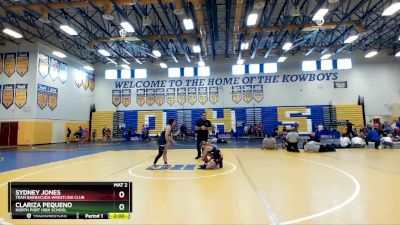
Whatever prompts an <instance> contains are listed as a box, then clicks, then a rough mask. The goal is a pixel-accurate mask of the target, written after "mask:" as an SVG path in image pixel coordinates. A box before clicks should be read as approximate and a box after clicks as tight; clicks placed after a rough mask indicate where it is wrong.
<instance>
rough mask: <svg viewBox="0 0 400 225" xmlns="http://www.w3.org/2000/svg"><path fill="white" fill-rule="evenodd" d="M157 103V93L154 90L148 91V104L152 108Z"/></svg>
mask: <svg viewBox="0 0 400 225" xmlns="http://www.w3.org/2000/svg"><path fill="white" fill-rule="evenodd" d="M154 102H155V93H154V89H151V88H150V89H146V103H147V105H149V106H152V105H153V104H154Z"/></svg>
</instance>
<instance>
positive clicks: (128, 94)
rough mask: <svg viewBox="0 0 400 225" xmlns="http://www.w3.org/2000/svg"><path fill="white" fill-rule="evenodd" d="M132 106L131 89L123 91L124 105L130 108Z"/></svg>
mask: <svg viewBox="0 0 400 225" xmlns="http://www.w3.org/2000/svg"><path fill="white" fill-rule="evenodd" d="M130 104H131V89H123V90H122V105H123V106H125V107H128V105H130Z"/></svg>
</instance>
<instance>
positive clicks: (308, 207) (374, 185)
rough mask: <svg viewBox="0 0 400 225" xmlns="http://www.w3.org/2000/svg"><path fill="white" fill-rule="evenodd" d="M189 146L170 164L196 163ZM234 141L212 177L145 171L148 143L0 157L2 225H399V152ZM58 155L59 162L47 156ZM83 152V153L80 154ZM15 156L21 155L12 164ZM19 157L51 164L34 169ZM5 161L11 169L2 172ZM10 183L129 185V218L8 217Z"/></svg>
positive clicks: (172, 154)
mask: <svg viewBox="0 0 400 225" xmlns="http://www.w3.org/2000/svg"><path fill="white" fill-rule="evenodd" d="M191 145H193V143H186V144H181V145H180V146H179V148H181V149H172V150H171V151H170V152H169V163H170V164H200V161H196V160H194V159H193V157H194V156H195V151H194V150H193V148H191ZM240 145H241V144H235V145H229V146H221V147H222V150H223V152H224V161H225V164H224V168H222V169H219V170H215V171H204V170H196V169H195V170H164V171H151V170H146V168H147V167H148V166H149V165H151V164H152V160H153V158H154V156H155V155H156V151H155V150H150V149H155V145H154V144H150V145H148V144H138V145H135V146H134V147H132V145H126V144H121V145H110V144H105V145H83V146H77V145H74V144H73V145H69V147H64V148H63V149H59V150H57V146H56V147H54V146H53V147H48V148H46V147H40V149H35V150H18V151H12V152H11V151H10V152H7V151H1V152H2V153H0V156H1V155H3V156H2V157H4V160H3V161H1V162H0V169H1V168H3V171H5V170H8V171H5V172H2V173H0V199H1V200H0V201H1V202H0V223H5V224H7V223H12V224H56V223H57V224H110V223H112V224H400V214H399V212H400V204H399V202H400V163H399V161H400V151H399V150H398V149H396V150H374V149H351V150H338V151H337V152H332V153H320V154H317V153H288V152H286V151H261V150H259V149H258V148H255V147H254V146H256V145H252V144H248V143H247V144H242V145H241V147H240ZM66 146H67V145H66ZM116 146H117V147H116ZM251 146H253V147H251ZM124 148H125V149H127V150H123V149H124ZM182 148H183V149H182ZM55 149H56V150H57V153H56V154H59V153H62V154H64V157H61V158H56V157H54V156H51V154H52V153H54V152H55V151H56V150H55ZM90 149H91V150H90ZM107 149H112V150H111V151H108V150H107ZM133 149H135V150H134V151H133ZM140 149H142V150H140ZM145 149H147V150H145ZM84 151H89V152H87V153H85V154H82V155H79V154H78V155H77V152H84ZM13 152H14V153H13ZM15 152H18V153H15ZM13 154H20V156H19V157H18V155H17V156H16V157H15V158H13V157H11V155H13ZM23 154H31V155H28V157H32V154H35V156H36V157H37V158H46V156H47V157H50V160H49V161H48V162H40V163H39V164H37V165H32V164H29V162H28V161H29V160H28V159H27V158H24V156H23ZM69 154H71V155H72V156H68V155H69ZM36 157H35V158H36ZM18 160H22V162H18ZM34 160H35V159H32V158H31V160H30V161H34ZM5 164H8V166H10V165H11V167H14V169H4V168H6V167H4V165H5ZM25 164H26V165H28V166H27V167H25V166H24V165H25ZM1 166H3V167H1ZM18 167H23V168H18ZM9 181H131V182H133V213H132V214H131V218H130V220H119V221H114V220H58V221H54V220H11V219H9V215H8V213H7V199H8V196H7V182H9Z"/></svg>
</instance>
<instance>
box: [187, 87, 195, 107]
mask: <svg viewBox="0 0 400 225" xmlns="http://www.w3.org/2000/svg"><path fill="white" fill-rule="evenodd" d="M187 98H188V102H189V103H190V104H191V105H193V104H194V103H195V102H196V101H197V88H195V87H188V97H187Z"/></svg>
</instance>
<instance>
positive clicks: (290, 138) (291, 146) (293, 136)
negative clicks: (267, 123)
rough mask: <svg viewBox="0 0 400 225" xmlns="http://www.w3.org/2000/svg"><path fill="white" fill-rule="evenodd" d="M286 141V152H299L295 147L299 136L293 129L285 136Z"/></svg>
mask: <svg viewBox="0 0 400 225" xmlns="http://www.w3.org/2000/svg"><path fill="white" fill-rule="evenodd" d="M286 141H287V145H288V146H287V151H288V152H300V151H299V148H298V146H297V144H298V142H299V134H298V133H297V132H296V130H295V129H294V128H292V130H291V131H290V132H289V133H288V134H287V135H286Z"/></svg>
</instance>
